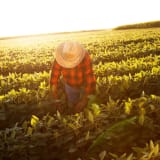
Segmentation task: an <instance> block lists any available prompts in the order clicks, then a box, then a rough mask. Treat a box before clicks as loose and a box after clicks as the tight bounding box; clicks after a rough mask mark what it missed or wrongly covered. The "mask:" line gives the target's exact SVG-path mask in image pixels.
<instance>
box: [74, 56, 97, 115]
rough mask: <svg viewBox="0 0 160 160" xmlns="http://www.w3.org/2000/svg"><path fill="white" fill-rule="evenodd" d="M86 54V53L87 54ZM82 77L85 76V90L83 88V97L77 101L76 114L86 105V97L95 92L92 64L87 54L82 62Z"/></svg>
mask: <svg viewBox="0 0 160 160" xmlns="http://www.w3.org/2000/svg"><path fill="white" fill-rule="evenodd" d="M87 54H88V53H87ZM84 69H85V70H84V76H85V88H84V91H85V93H84V95H83V96H82V99H81V100H80V101H79V103H78V104H77V105H76V110H77V112H80V111H82V110H83V108H84V107H85V106H86V105H87V103H88V96H89V95H91V94H94V92H95V90H96V78H95V75H94V73H93V69H92V62H91V59H90V57H89V54H88V55H86V57H85V61H84Z"/></svg>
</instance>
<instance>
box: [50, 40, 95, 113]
mask: <svg viewBox="0 0 160 160" xmlns="http://www.w3.org/2000/svg"><path fill="white" fill-rule="evenodd" d="M59 79H62V82H63V84H64V89H65V94H66V98H67V104H68V107H69V108H70V110H72V113H77V112H81V111H83V109H84V107H85V106H86V105H87V103H88V95H91V94H94V92H95V88H96V78H95V76H94V74H93V69H92V62H91V58H90V56H89V53H88V52H87V51H86V50H85V49H84V48H83V47H82V45H81V44H79V43H77V42H74V41H67V42H64V43H61V44H60V45H59V46H58V47H57V48H56V50H55V60H54V62H53V66H52V71H51V78H50V86H51V91H52V95H53V98H54V99H55V100H57V99H59V97H58V87H57V86H58V81H59Z"/></svg>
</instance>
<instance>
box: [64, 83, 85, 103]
mask: <svg viewBox="0 0 160 160" xmlns="http://www.w3.org/2000/svg"><path fill="white" fill-rule="evenodd" d="M64 88H65V92H66V96H67V101H68V105H69V106H70V105H71V106H72V105H75V104H76V103H77V102H78V101H79V100H80V98H81V96H82V94H83V92H84V89H83V88H80V89H77V88H73V87H71V86H70V85H68V84H66V83H65V82H64Z"/></svg>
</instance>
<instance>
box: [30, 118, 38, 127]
mask: <svg viewBox="0 0 160 160" xmlns="http://www.w3.org/2000/svg"><path fill="white" fill-rule="evenodd" d="M38 122H39V118H38V117H37V116H35V115H32V118H31V126H32V127H35V126H36V124H37V123H38Z"/></svg>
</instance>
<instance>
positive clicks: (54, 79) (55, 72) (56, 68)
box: [50, 60, 61, 86]
mask: <svg viewBox="0 0 160 160" xmlns="http://www.w3.org/2000/svg"><path fill="white" fill-rule="evenodd" d="M60 75H61V66H60V65H59V64H58V63H57V61H56V60H54V62H53V65H52V70H51V78H50V84H51V85H56V86H57V85H58V80H59V77H60Z"/></svg>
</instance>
